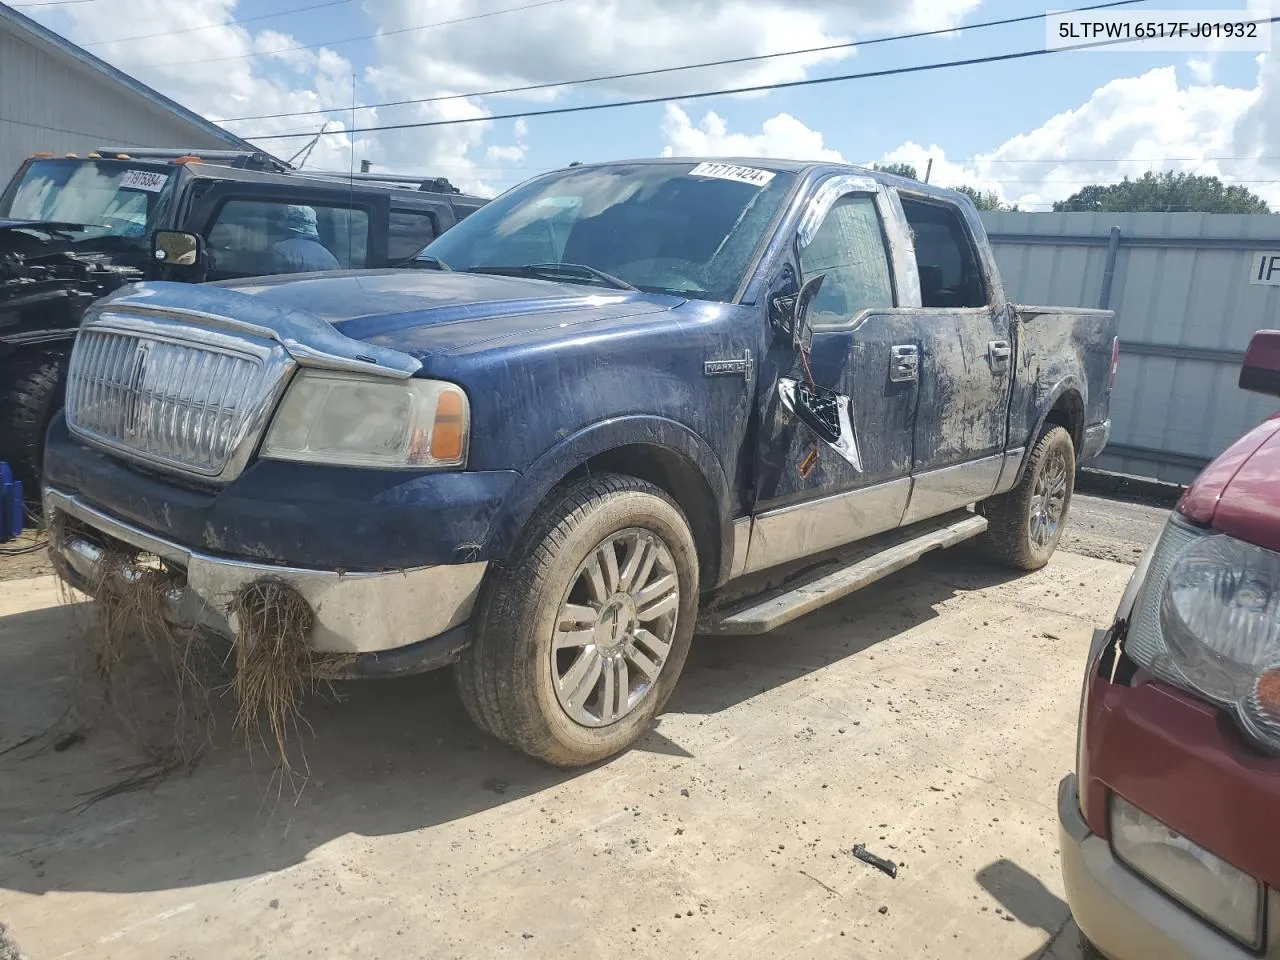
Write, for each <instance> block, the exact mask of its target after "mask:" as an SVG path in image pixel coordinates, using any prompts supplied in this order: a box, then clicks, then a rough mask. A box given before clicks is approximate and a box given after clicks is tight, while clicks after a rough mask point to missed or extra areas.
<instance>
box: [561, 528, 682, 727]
mask: <svg viewBox="0 0 1280 960" xmlns="http://www.w3.org/2000/svg"><path fill="white" fill-rule="evenodd" d="M679 609H680V581H679V578H678V577H677V575H676V566H675V561H674V560H673V559H672V557H671V551H670V550H668V549H667V546H666V544H665V543H663V542H662V540H661V539H660V538H659V537H657V536H656V535H655V534H653V533H651V532H649V531H648V530H642V529H640V528H638V527H635V528H630V529H627V530H620V531H618V532H617V533H614V534H611V535H610V536H609V537H607V538H606V539H605V540H604V541H602V542H601V543H599V544H597V545H596V547H595V548H594V549H593V550H592V551H591V552H590V553H589V554H588V555H587V559H586V560H584V561H583V563H582V565H581V566H580V567H578V570H577V572H576V573H575V574H574V576H573V579H572V580H571V581H570V586H569V592H568V593H567V594H566V596H565V599H564V602H563V603H562V604H561V606H560V613H559V616H558V618H557V620H556V626H555V634H554V636H553V637H552V642H551V680H552V684H553V685H554V687H555V691H556V697H557V698H558V699H559V701H560V706H561V707H563V708H564V710H565V712H566V713H567V714H568V715H569V716H570V717H572V718H573V719H574V720H575V721H576V722H578V723H580V724H582V725H583V726H587V727H603V726H608V725H609V724H611V723H616V722H617V721H618V720H621V719H622V718H623V717H625V716H627V715H628V714H629V713H631V712H632V711H633V710H635V709H636V707H637V706H639V705H640V703H641V702H642V701H643V700H644V699H645V697H646V696H648V694H649V693H650V691H651V690H652V689H653V686H654V683H655V682H656V681H657V679H658V676H659V674H660V673H661V672H662V668H663V666H664V665H665V664H666V661H667V657H668V654H669V653H670V652H671V644H672V642H673V639H674V637H675V632H676V619H677V614H678V612H679Z"/></svg>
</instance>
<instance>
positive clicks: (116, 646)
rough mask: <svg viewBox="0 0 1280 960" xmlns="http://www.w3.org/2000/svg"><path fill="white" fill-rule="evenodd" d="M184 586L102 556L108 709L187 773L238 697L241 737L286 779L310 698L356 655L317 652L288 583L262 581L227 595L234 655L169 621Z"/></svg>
mask: <svg viewBox="0 0 1280 960" xmlns="http://www.w3.org/2000/svg"><path fill="white" fill-rule="evenodd" d="M54 535H55V537H56V531H55V532H54ZM182 586H183V581H182V574H181V573H180V572H178V571H174V570H172V569H170V568H168V567H167V566H166V565H165V564H164V563H163V561H155V562H153V563H151V564H149V565H148V564H143V563H139V561H138V560H137V558H136V557H134V556H130V555H128V554H124V553H120V552H111V551H107V552H104V554H103V556H102V560H101V562H100V564H99V568H98V577H97V580H96V582H95V583H93V584H91V585H90V592H91V593H92V595H93V598H94V604H93V609H94V614H95V617H94V623H93V624H92V626H91V628H90V629H89V630H87V631H86V636H87V640H88V643H87V646H88V652H89V654H90V658H91V663H92V666H93V674H94V676H95V677H96V679H97V681H98V685H99V689H100V691H101V696H102V699H103V705H104V706H106V707H107V708H109V710H110V713H111V715H112V716H113V717H114V718H116V719H117V720H118V721H120V722H121V723H122V724H123V725H124V727H125V729H126V731H127V733H128V734H129V736H130V738H131V739H133V740H134V741H135V743H137V745H138V746H139V747H140V748H141V749H142V750H143V751H144V752H145V753H146V754H147V757H148V760H149V762H150V763H151V764H152V765H153V767H154V766H160V767H163V768H165V769H167V770H184V769H190V768H191V767H192V766H193V765H194V764H195V763H196V761H197V760H198V759H199V757H200V756H201V754H203V753H204V752H205V750H207V749H208V748H210V747H211V746H213V745H214V743H215V738H214V735H215V732H216V730H217V726H218V724H217V719H216V715H215V710H214V707H215V702H216V699H217V698H219V697H220V696H222V695H223V694H225V693H227V692H231V693H232V694H234V701H235V715H234V718H233V720H232V722H231V725H230V726H231V729H232V731H233V732H234V733H235V734H238V735H239V736H240V737H241V738H242V739H243V741H244V742H245V743H246V744H247V745H248V746H249V747H250V748H252V747H253V746H254V745H255V744H260V745H261V746H263V748H264V749H266V750H267V752H268V753H274V754H275V759H276V761H277V763H278V765H279V767H280V768H281V769H282V770H283V771H284V772H285V773H293V772H295V761H294V760H293V759H291V756H290V754H291V750H290V747H291V744H293V742H294V741H295V740H296V735H297V734H298V733H299V728H300V726H301V725H303V724H304V723H305V721H304V720H303V718H302V713H301V710H302V703H303V700H304V698H305V696H306V695H307V694H308V693H309V692H312V691H314V689H315V688H316V686H317V684H318V683H319V682H322V681H326V680H331V679H336V678H337V677H339V676H340V675H341V673H342V670H343V668H344V667H345V666H347V665H348V664H349V663H350V661H351V659H352V658H351V657H349V656H344V655H334V654H316V653H314V652H312V651H311V649H310V647H309V646H308V642H307V641H308V637H309V636H310V634H311V630H312V628H313V626H314V624H315V614H314V612H313V611H312V609H311V606H310V605H309V604H308V602H307V601H306V600H305V599H304V598H303V597H302V595H301V594H299V593H298V591H297V590H296V589H294V588H293V587H292V586H290V585H289V584H288V583H286V582H284V581H282V580H277V579H271V578H265V579H261V580H257V581H254V582H252V583H249V584H246V585H244V586H243V587H241V588H240V589H239V590H238V591H237V592H236V593H235V594H234V595H233V596H231V597H230V598H229V600H228V601H227V605H226V613H227V615H228V619H229V620H230V621H231V623H233V624H234V625H235V627H236V639H235V640H234V642H233V643H232V644H231V645H230V647H228V648H222V647H221V646H220V645H218V644H217V642H216V640H215V641H214V642H212V643H211V642H210V641H209V640H208V639H206V637H205V636H204V635H203V634H202V633H201V632H200V631H198V630H196V629H194V628H190V627H186V626H181V625H175V624H174V623H172V622H171V621H170V620H169V619H168V618H167V617H166V615H165V614H166V610H167V606H168V603H169V595H170V594H171V593H173V592H175V591H177V590H180V589H181V587H182ZM232 668H233V669H232ZM298 753H299V756H300V757H302V755H301V750H300V748H299V751H298ZM302 760H303V765H304V766H305V757H302Z"/></svg>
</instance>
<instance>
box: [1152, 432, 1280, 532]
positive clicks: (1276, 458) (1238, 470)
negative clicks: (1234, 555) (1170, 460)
mask: <svg viewBox="0 0 1280 960" xmlns="http://www.w3.org/2000/svg"><path fill="white" fill-rule="evenodd" d="M1276 477H1280V413H1277V414H1274V415H1273V416H1272V417H1270V418H1269V419H1267V420H1264V421H1263V422H1262V423H1260V424H1258V426H1256V427H1254V428H1253V429H1252V430H1250V431H1249V432H1248V433H1246V434H1245V435H1244V436H1243V437H1241V438H1240V439H1239V440H1237V441H1236V442H1235V443H1233V444H1232V445H1231V446H1230V447H1228V448H1227V449H1226V450H1225V451H1224V452H1223V453H1222V454H1221V456H1219V457H1218V458H1217V459H1216V460H1214V461H1213V463H1211V464H1209V466H1207V467H1205V468H1204V470H1203V471H1201V473H1200V475H1199V476H1198V477H1196V479H1195V481H1194V482H1192V484H1191V486H1190V487H1188V488H1187V490H1186V492H1185V493H1183V495H1182V499H1181V500H1179V501H1178V507H1177V509H1178V512H1179V513H1182V514H1183V515H1184V516H1186V517H1187V518H1188V519H1189V520H1191V521H1193V522H1194V523H1197V524H1200V525H1201V526H1206V527H1212V528H1213V529H1215V530H1219V531H1221V532H1222V533H1225V534H1228V535H1229V536H1232V537H1236V538H1237V539H1240V540H1245V541H1247V542H1249V543H1252V544H1256V545H1257V546H1260V547H1266V548H1268V549H1270V550H1280V487H1278V486H1277V484H1276Z"/></svg>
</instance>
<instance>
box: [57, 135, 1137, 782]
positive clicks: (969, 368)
mask: <svg viewBox="0 0 1280 960" xmlns="http://www.w3.org/2000/svg"><path fill="white" fill-rule="evenodd" d="M201 242H202V241H201V238H199V237H198V236H194V235H188V234H175V233H168V232H164V231H160V232H158V233H157V234H156V235H155V236H154V238H153V241H152V244H153V254H154V255H155V256H157V257H159V258H160V259H162V260H164V261H165V262H166V263H168V264H170V265H180V264H183V263H195V262H199V259H200V257H201V255H202V251H201V250H200V249H199V248H200V244H201ZM1117 350H1118V341H1117V340H1116V337H1115V317H1114V315H1113V314H1112V313H1110V312H1107V311H1101V310H1086V309H1066V308H1061V307H1030V306H1020V305H1015V304H1012V303H1010V302H1009V301H1008V300H1007V299H1006V297H1005V293H1004V290H1003V288H1002V286H1001V282H1000V277H999V275H998V273H997V271H996V267H995V263H994V261H993V259H992V255H991V250H990V247H989V246H988V243H987V240H986V238H985V236H984V233H983V229H982V226H981V223H980V221H979V219H978V216H977V212H976V210H975V209H974V207H973V206H972V204H971V203H970V202H969V201H968V200H967V199H965V198H964V197H962V196H960V195H959V194H956V193H952V192H950V191H947V190H941V189H936V188H933V187H928V186H926V185H923V184H920V183H917V182H914V181H909V180H902V179H898V178H895V177H892V176H888V175H884V174H880V173H875V172H871V171H866V170H862V169H858V168H853V167H845V166H838V165H831V164H808V163H789V162H775V161H753V160H725V161H705V160H679V159H663V160H654V161H640V162H626V163H608V164H602V165H594V166H592V165H586V166H574V167H571V168H569V169H565V170H560V171H557V172H553V173H549V174H546V175H543V176H539V177H537V178H535V179H533V180H530V181H528V182H526V183H524V184H522V185H520V186H518V187H515V188H513V189H511V190H510V191H508V192H507V193H506V194H504V195H503V196H501V197H499V198H498V199H496V200H494V201H491V202H490V203H488V204H487V205H485V206H484V207H481V208H480V209H479V210H477V211H476V212H474V213H473V214H471V216H469V217H468V218H467V219H465V220H463V221H462V222H461V223H459V224H458V225H457V226H455V227H453V228H452V229H451V230H449V231H448V232H446V233H444V234H443V235H441V236H440V237H439V238H437V239H436V240H435V241H434V242H432V243H431V244H430V245H429V246H427V247H426V248H425V249H424V250H423V251H422V253H421V254H420V255H419V256H418V258H417V260H416V261H415V263H414V266H413V267H412V268H408V269H395V270H378V271H344V272H336V273H335V272H331V273H326V274H309V275H294V276H292V277H268V278H256V279H254V278H249V279H239V280H228V281H224V282H218V283H212V284H204V285H197V286H192V285H186V284H180V283H169V282H147V283H139V284H136V285H132V286H129V287H125V288H122V289H121V290H119V291H117V292H115V293H114V294H112V295H110V296H109V297H107V298H105V299H103V300H101V301H99V302H98V303H96V304H95V305H94V306H93V307H92V308H91V309H90V310H89V312H88V314H87V316H86V320H85V323H84V325H83V326H82V328H81V330H80V332H79V335H78V338H77V340H76V343H75V347H74V350H73V355H72V359H71V363H70V371H69V376H68V389H67V398H66V406H65V410H64V411H63V413H61V414H59V415H58V416H57V417H56V419H55V420H54V422H53V423H52V424H51V426H50V429H49V433H48V436H47V453H46V463H45V484H46V488H45V508H46V510H47V511H48V513H47V516H48V517H49V518H50V519H51V520H52V522H53V523H54V524H55V525H56V528H57V529H58V530H59V531H60V532H59V535H58V536H57V537H56V538H55V544H56V546H55V549H56V552H57V555H56V557H55V560H56V561H57V562H58V566H59V568H60V570H61V571H62V573H63V576H64V577H66V578H67V579H68V580H69V581H70V582H71V583H72V584H73V585H75V586H77V587H80V588H82V589H86V590H92V589H94V587H95V585H100V584H101V583H102V582H103V581H102V579H101V574H102V572H103V569H104V563H105V561H104V558H105V557H106V556H107V554H108V553H110V554H111V555H112V564H111V567H110V570H111V571H113V572H114V571H122V572H121V573H119V574H114V573H113V575H127V574H128V568H127V566H126V567H125V568H120V567H119V560H120V558H121V557H122V556H123V557H124V558H125V559H126V560H128V561H131V562H132V561H136V562H139V563H146V564H148V565H149V566H150V567H151V568H154V565H155V564H156V563H157V562H158V563H160V564H162V565H163V566H164V567H166V568H167V569H169V570H170V571H171V572H172V573H173V574H174V576H175V577H177V578H178V580H177V582H178V583H179V584H180V586H179V587H178V588H175V589H174V590H173V591H171V592H170V593H169V595H168V596H169V601H170V615H171V616H172V617H173V619H174V620H175V622H181V623H185V624H196V625H198V626H199V627H201V628H202V629H204V630H206V631H208V632H210V633H212V634H215V635H220V636H222V637H225V638H227V639H228V640H230V641H232V642H235V618H234V617H233V616H230V615H229V614H228V610H227V605H226V598H227V597H229V596H231V595H233V594H234V593H235V592H236V591H237V590H238V589H240V588H242V587H244V586H245V585H246V584H252V583H254V582H255V581H257V580H260V579H266V578H269V579H271V580H273V581H274V582H275V583H276V584H277V585H278V584H280V583H284V584H285V585H287V587H288V588H289V589H290V590H292V591H294V592H296V594H297V595H298V596H300V597H301V598H303V599H304V600H305V601H306V603H307V604H308V605H309V606H310V607H311V609H312V611H313V613H314V618H313V624H314V625H313V627H312V628H311V632H310V636H309V643H310V645H311V647H312V649H313V650H314V651H316V652H318V653H326V652H328V653H345V654H348V656H346V657H344V658H343V660H342V662H343V663H344V664H346V666H345V671H344V672H345V673H346V675H349V676H386V675H396V674H403V673H408V672H413V671H418V670H425V669H431V668H435V667H441V666H446V665H452V667H453V670H454V674H455V677H456V681H457V688H458V690H459V693H460V695H461V698H462V700H463V702H464V703H465V704H466V707H467V709H468V711H469V713H470V715H471V717H472V718H473V719H474V720H475V722H476V723H477V724H478V725H479V726H481V727H482V728H483V729H484V730H486V731H488V732H490V733H492V734H493V735H495V736H496V737H498V738H500V739H502V740H504V741H506V742H507V743H509V744H511V745H513V746H515V747H516V748H518V749H520V750H523V751H526V752H527V753H529V754H531V755H534V756H536V757H540V758H542V759H544V760H547V761H550V762H552V763H555V764H560V765H566V766H567V765H577V764H585V763H590V762H592V761H595V760H598V759H600V758H602V757H606V756H608V755H611V754H613V753H615V752H617V751H619V750H622V749H624V748H626V747H627V746H628V745H629V744H631V743H632V742H633V741H634V740H635V739H636V738H637V737H638V736H640V734H641V733H642V732H643V731H644V730H645V729H646V728H647V727H648V726H649V725H650V723H651V721H652V719H653V717H654V715H655V713H656V712H657V711H658V710H660V709H661V708H662V706H663V704H664V702H665V701H666V700H667V698H668V696H669V695H670V694H671V692H672V689H673V688H674V686H675V684H676V681H677V679H678V678H679V676H680V672H681V669H682V667H683V666H684V662H685V656H686V654H687V652H688V650H689V645H690V641H691V639H692V636H693V634H694V632H695V627H696V628H697V629H698V630H700V631H702V632H719V633H730V634H733V633H736V634H751V633H765V632H768V631H770V630H773V629H774V628H775V627H778V626H780V625H781V624H784V623H787V622H788V621H790V620H793V619H795V618H796V617H799V616H802V615H804V614H805V613H807V612H809V611H811V610H813V609H816V608H817V607H819V606H821V605H822V604H824V603H827V602H830V601H831V600H834V599H837V598H839V597H841V596H844V595H846V594H848V593H849V592H851V591H853V590H855V589H857V588H859V587H861V586H864V585H866V584H868V583H871V582H873V581H875V580H876V579H877V578H879V577H882V576H884V575H886V574H888V573H890V572H892V571H895V570H898V569H900V568H902V567H904V566H906V565H907V564H909V563H911V562H912V561H914V560H915V559H917V558H919V557H920V556H921V555H923V554H924V553H926V552H928V551H930V550H933V549H936V548H939V547H945V546H949V545H952V544H955V543H959V542H961V541H964V540H970V539H973V540H975V541H976V542H977V543H979V544H980V545H981V546H982V547H983V548H984V549H985V550H986V551H987V552H988V553H989V554H991V555H992V556H994V557H995V558H997V559H999V560H1002V561H1004V562H1006V563H1009V564H1011V565H1013V566H1015V567H1018V568H1022V569H1028V570H1030V569H1034V568H1037V567H1040V566H1042V565H1043V564H1045V563H1046V562H1047V561H1048V559H1049V557H1050V555H1051V554H1052V553H1053V551H1054V549H1055V547H1056V546H1057V543H1058V539H1059V537H1060V536H1061V533H1062V529H1063V524H1064V523H1065V521H1066V519H1067V512H1068V507H1069V504H1070V501H1071V495H1072V490H1073V485H1074V477H1075V467H1076V464H1077V463H1078V462H1079V461H1081V460H1085V459H1088V458H1090V457H1093V456H1095V455H1097V454H1098V453H1099V452H1100V451H1101V450H1102V448H1103V447H1104V445H1105V444H1106V442H1107V438H1108V435H1109V430H1110V421H1109V419H1108V406H1109V400H1110V392H1111V383H1112V379H1113V378H1114V374H1115V365H1116V359H1117Z"/></svg>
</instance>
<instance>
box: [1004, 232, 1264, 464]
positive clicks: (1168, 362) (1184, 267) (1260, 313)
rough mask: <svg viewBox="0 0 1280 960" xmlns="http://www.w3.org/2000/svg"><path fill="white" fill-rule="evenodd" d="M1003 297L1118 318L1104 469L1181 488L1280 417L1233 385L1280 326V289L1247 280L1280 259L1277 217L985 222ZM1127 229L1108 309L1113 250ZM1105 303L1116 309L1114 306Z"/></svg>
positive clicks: (1119, 249) (1117, 253)
mask: <svg viewBox="0 0 1280 960" xmlns="http://www.w3.org/2000/svg"><path fill="white" fill-rule="evenodd" d="M982 219H983V222H984V223H985V225H986V228H987V232H988V234H989V235H990V238H991V242H992V246H993V248H994V250H995V255H996V261H997V263H998V265H999V267H1000V273H1001V276H1002V278H1003V280H1004V286H1005V292H1006V293H1007V295H1008V296H1009V297H1010V298H1011V299H1013V300H1015V301H1017V302H1021V303H1038V304H1060V305H1064V306H1079V307H1097V306H1101V305H1109V306H1110V307H1111V308H1112V309H1114V310H1115V311H1116V314H1117V317H1118V320H1119V328H1120V352H1121V360H1120V372H1119V375H1118V377H1117V378H1116V386H1115V392H1114V393H1113V394H1112V398H1111V417H1112V426H1113V429H1112V434H1111V444H1110V446H1109V447H1108V449H1107V451H1106V452H1105V453H1104V454H1103V455H1102V457H1101V458H1100V459H1099V461H1098V463H1097V465H1098V466H1100V467H1102V468H1103V469H1108V470H1119V471H1122V472H1124V473H1133V474H1138V475H1140V476H1150V477H1156V478H1158V479H1161V480H1171V481H1177V482H1182V483H1185V482H1187V481H1189V480H1191V479H1192V478H1193V477H1194V476H1195V475H1196V473H1197V472H1198V471H1199V470H1200V468H1201V467H1203V466H1204V465H1205V464H1206V463H1208V462H1209V460H1211V459H1212V458H1213V457H1215V456H1217V455H1218V454H1219V453H1221V452H1222V450H1223V449H1225V448H1226V447H1227V446H1228V445H1229V444H1230V443H1231V442H1232V441H1233V440H1234V439H1235V438H1236V437H1238V436H1239V435H1240V434H1242V433H1244V432H1245V431H1246V430H1249V429H1250V428H1251V427H1253V426H1254V425H1255V424H1256V423H1257V422H1258V421H1259V420H1261V419H1263V418H1264V417H1265V416H1267V415H1269V414H1270V413H1272V412H1273V411H1274V410H1276V409H1277V404H1276V402H1275V400H1273V399H1271V398H1269V397H1262V396H1258V395H1255V394H1250V393H1246V392H1244V391H1242V390H1240V389H1239V387H1237V385H1236V381H1237V377H1238V376H1239V365H1240V360H1241V358H1242V357H1243V354H1244V349H1245V347H1246V346H1247V345H1248V343H1249V338H1250V337H1251V336H1252V335H1253V333H1254V331H1255V330H1260V329H1264V328H1276V327H1280V286H1265V285H1260V284H1256V283H1251V282H1250V279H1251V269H1252V267H1253V265H1254V263H1255V258H1256V255H1257V254H1258V253H1260V252H1271V253H1277V254H1280V216H1277V215H1267V214H1263V215H1247V214H1206V213H1169V214H1165V213H1118V214H1117V213H1106V214H1099V213H984V214H983V215H982ZM1116 227H1118V228H1119V241H1118V245H1117V247H1116V250H1115V255H1114V260H1113V267H1112V269H1113V275H1112V278H1111V283H1110V291H1109V298H1108V296H1107V292H1106V288H1107V283H1106V273H1107V266H1108V259H1109V256H1108V244H1109V243H1112V242H1113V241H1112V238H1111V234H1112V228H1116ZM1108 299H1109V303H1107V302H1106V301H1107V300H1108Z"/></svg>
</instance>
